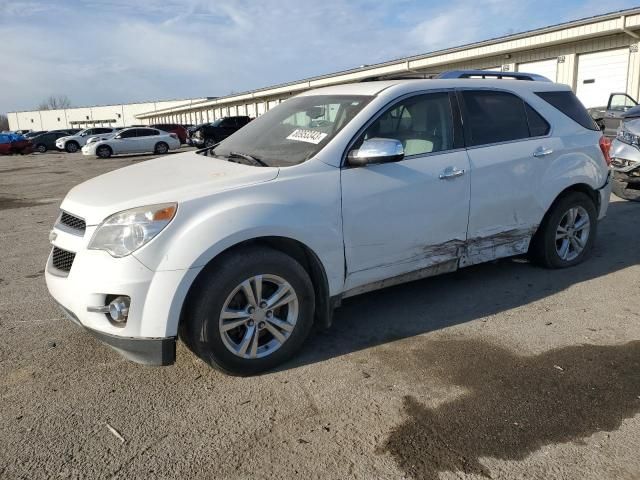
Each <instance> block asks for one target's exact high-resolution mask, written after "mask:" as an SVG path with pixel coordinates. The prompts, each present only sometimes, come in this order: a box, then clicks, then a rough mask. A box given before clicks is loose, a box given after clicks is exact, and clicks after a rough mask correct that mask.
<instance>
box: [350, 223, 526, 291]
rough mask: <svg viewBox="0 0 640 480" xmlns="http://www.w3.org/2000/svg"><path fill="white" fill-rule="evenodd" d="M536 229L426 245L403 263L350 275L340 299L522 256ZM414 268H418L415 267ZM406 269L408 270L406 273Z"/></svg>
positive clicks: (516, 229) (512, 230)
mask: <svg viewBox="0 0 640 480" xmlns="http://www.w3.org/2000/svg"><path fill="white" fill-rule="evenodd" d="M536 230H537V227H535V228H510V229H508V230H504V231H500V232H497V233H494V234H490V235H486V236H481V237H475V238H470V239H468V240H467V241H463V240H452V241H449V242H445V243H442V244H440V245H429V246H426V247H424V248H422V249H420V250H419V251H416V252H415V253H414V255H413V256H412V257H411V258H410V259H409V260H407V261H406V262H398V263H394V264H381V265H377V266H375V267H373V268H371V269H367V270H362V271H359V272H352V273H350V274H349V276H348V279H347V285H348V288H347V291H346V292H345V293H344V294H343V297H345V298H346V297H351V296H354V295H359V294H361V293H365V292H370V291H373V290H378V289H381V288H385V287H389V286H393V285H398V284H401V283H405V282H411V281H414V280H420V279H423V278H427V277H433V276H436V275H440V274H443V273H450V272H453V271H455V270H457V269H458V268H463V267H468V266H471V265H477V264H480V263H484V262H490V261H492V260H497V259H500V258H506V257H512V256H516V255H522V254H524V253H526V252H527V250H528V249H529V244H530V242H531V238H532V237H533V235H534V234H535V232H536ZM416 267H417V268H416ZM407 268H409V269H410V271H407ZM381 272H382V273H385V274H386V275H385V276H384V277H383V278H382V279H376V280H373V281H367V277H369V278H371V277H372V276H373V275H376V276H377V275H380V273H381Z"/></svg>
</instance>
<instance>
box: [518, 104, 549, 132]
mask: <svg viewBox="0 0 640 480" xmlns="http://www.w3.org/2000/svg"><path fill="white" fill-rule="evenodd" d="M524 109H525V111H526V112H527V120H528V122H529V133H530V135H531V136H532V137H543V136H545V135H547V134H548V133H549V130H550V129H551V127H550V126H549V124H548V123H547V121H546V120H545V119H544V118H542V116H541V115H540V114H539V113H538V112H536V111H535V110H534V109H533V108H531V106H529V104H528V103H526V102H525V104H524Z"/></svg>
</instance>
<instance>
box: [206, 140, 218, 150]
mask: <svg viewBox="0 0 640 480" xmlns="http://www.w3.org/2000/svg"><path fill="white" fill-rule="evenodd" d="M216 143H218V142H216V139H215V138H207V139H205V141H204V147H205V148H209V147H213V146H214V145H215V144H216Z"/></svg>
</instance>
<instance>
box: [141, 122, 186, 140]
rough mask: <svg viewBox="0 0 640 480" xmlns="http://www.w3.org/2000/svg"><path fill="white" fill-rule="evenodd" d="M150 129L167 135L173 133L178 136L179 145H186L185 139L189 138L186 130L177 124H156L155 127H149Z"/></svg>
mask: <svg viewBox="0 0 640 480" xmlns="http://www.w3.org/2000/svg"><path fill="white" fill-rule="evenodd" d="M150 127H151V128H157V129H158V130H163V131H165V132H169V133H175V134H176V135H177V136H178V140H180V143H181V144H183V145H184V144H185V143H187V137H188V136H189V134H188V132H187V129H186V128H184V127H183V126H182V125H178V124H177V123H157V124H155V125H150Z"/></svg>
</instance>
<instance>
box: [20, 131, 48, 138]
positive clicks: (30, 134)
mask: <svg viewBox="0 0 640 480" xmlns="http://www.w3.org/2000/svg"><path fill="white" fill-rule="evenodd" d="M43 133H47V131H46V130H35V131H31V132H28V133H25V134H24V137H25V138H33V137H37V136H38V135H42V134H43Z"/></svg>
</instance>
